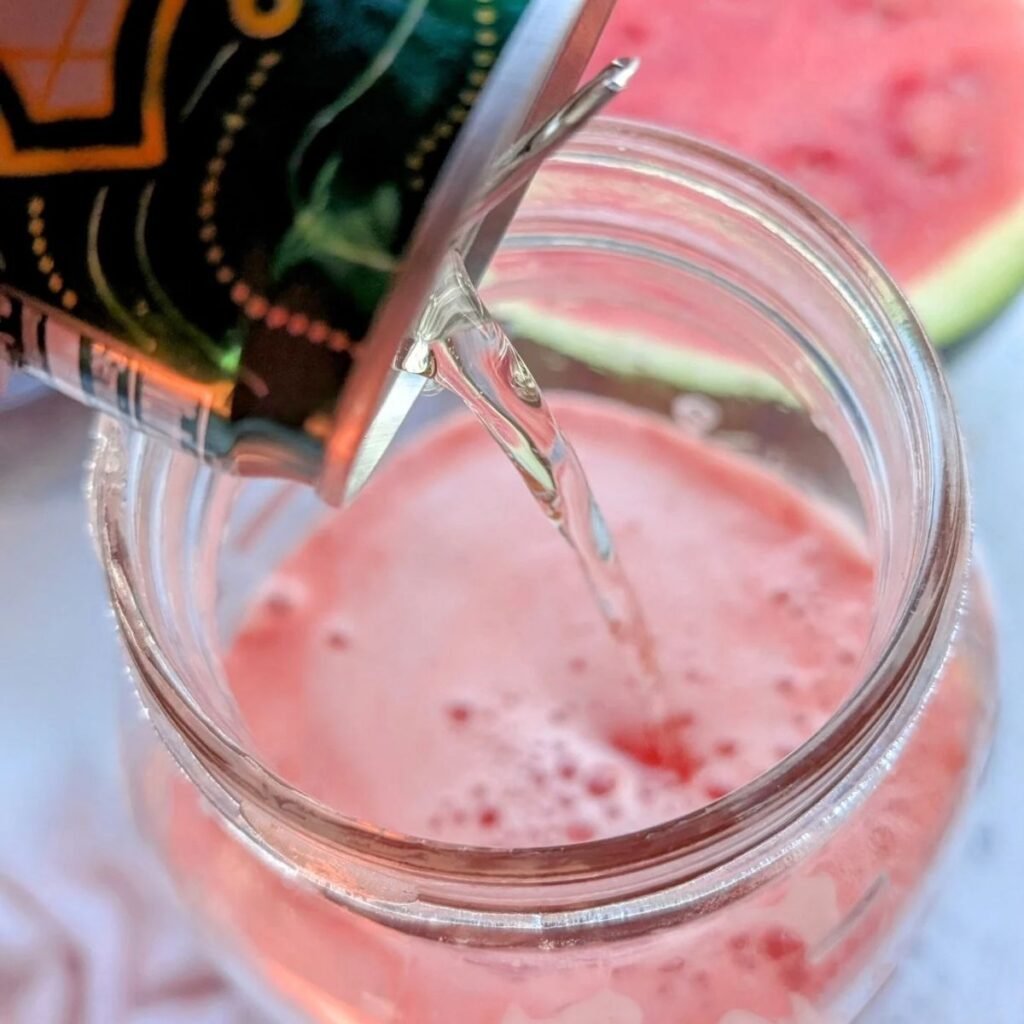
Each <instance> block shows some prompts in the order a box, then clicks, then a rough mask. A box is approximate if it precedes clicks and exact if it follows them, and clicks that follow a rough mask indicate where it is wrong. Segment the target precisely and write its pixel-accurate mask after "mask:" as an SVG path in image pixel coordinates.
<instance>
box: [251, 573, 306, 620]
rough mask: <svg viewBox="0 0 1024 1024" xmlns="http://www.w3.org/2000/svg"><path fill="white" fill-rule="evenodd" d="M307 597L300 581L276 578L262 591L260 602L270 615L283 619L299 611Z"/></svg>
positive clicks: (304, 586)
mask: <svg viewBox="0 0 1024 1024" xmlns="http://www.w3.org/2000/svg"><path fill="white" fill-rule="evenodd" d="M308 596H309V592H308V589H307V587H306V585H305V584H304V583H303V582H302V581H301V580H297V579H291V578H289V577H287V576H277V577H276V578H275V579H274V580H273V582H271V583H269V584H268V585H267V586H266V587H265V588H264V589H263V592H262V593H261V595H260V600H261V603H262V604H263V607H264V608H266V609H267V611H268V612H270V614H271V615H274V616H282V617H283V616H288V615H292V614H294V613H295V612H297V611H299V610H300V609H301V608H302V606H303V605H304V604H305V603H306V600H307V598H308Z"/></svg>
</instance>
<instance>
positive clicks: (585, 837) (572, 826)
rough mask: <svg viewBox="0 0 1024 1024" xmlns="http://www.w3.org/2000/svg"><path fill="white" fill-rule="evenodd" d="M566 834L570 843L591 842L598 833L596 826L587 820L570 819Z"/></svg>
mask: <svg viewBox="0 0 1024 1024" xmlns="http://www.w3.org/2000/svg"><path fill="white" fill-rule="evenodd" d="M565 834H566V836H567V837H568V839H569V842H570V843H586V842H589V841H590V840H591V839H593V838H594V836H595V835H596V834H597V833H596V831H595V829H594V826H593V825H591V824H590V823H589V822H586V821H570V822H569V824H568V825H567V826H566V827H565Z"/></svg>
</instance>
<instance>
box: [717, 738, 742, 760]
mask: <svg viewBox="0 0 1024 1024" xmlns="http://www.w3.org/2000/svg"><path fill="white" fill-rule="evenodd" d="M715 753H716V754H717V755H718V756H719V757H724V758H727V759H728V758H733V757H735V756H736V755H737V754H738V753H739V744H738V743H737V742H736V740H734V739H731V738H729V737H725V738H724V739H720V740H719V741H718V742H717V743H716V744H715Z"/></svg>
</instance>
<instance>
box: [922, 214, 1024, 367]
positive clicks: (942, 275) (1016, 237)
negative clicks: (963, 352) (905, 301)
mask: <svg viewBox="0 0 1024 1024" xmlns="http://www.w3.org/2000/svg"><path fill="white" fill-rule="evenodd" d="M1022 287H1024V200H1021V202H1020V203H1019V204H1018V205H1017V206H1016V207H1015V208H1014V209H1013V210H1011V211H1010V212H1009V213H1008V214H1006V215H1005V216H1003V217H1000V218H999V219H998V220H996V221H995V223H993V224H991V225H988V226H987V227H985V228H983V229H982V230H981V231H979V232H977V233H976V234H975V235H973V236H971V237H970V238H968V239H966V240H965V242H964V243H963V244H962V245H961V246H959V247H958V248H957V249H956V250H955V251H954V252H953V253H951V254H950V255H949V256H947V257H946V258H945V259H944V260H943V261H942V262H941V263H940V264H939V265H938V266H937V267H934V268H933V269H932V270H930V271H929V272H928V274H927V275H926V276H924V277H922V278H918V279H917V280H916V281H914V282H912V283H911V285H910V288H909V297H910V302H911V305H912V306H913V307H914V310H915V312H916V313H917V315H918V316H919V317H920V318H921V322H922V323H923V324H924V327H925V330H926V331H927V332H928V336H929V337H930V338H931V339H932V342H933V343H934V344H935V345H937V346H939V347H943V346H946V345H950V344H952V343H953V342H954V341H957V340H958V339H959V338H962V337H964V336H965V335H968V334H972V333H973V332H975V331H977V330H978V329H979V328H981V327H984V326H985V324H986V323H988V322H989V321H990V320H992V319H993V318H994V317H995V316H996V315H997V314H998V313H999V311H1000V310H1001V309H1002V308H1003V307H1004V306H1005V305H1006V304H1007V303H1008V302H1009V301H1010V300H1011V299H1012V298H1013V297H1014V295H1016V293H1017V292H1018V291H1019V290H1020V289H1021V288H1022Z"/></svg>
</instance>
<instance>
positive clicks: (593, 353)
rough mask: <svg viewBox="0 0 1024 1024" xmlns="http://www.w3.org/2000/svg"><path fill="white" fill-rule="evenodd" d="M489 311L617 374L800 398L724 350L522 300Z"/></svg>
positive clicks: (521, 334) (715, 391) (515, 330)
mask: <svg viewBox="0 0 1024 1024" xmlns="http://www.w3.org/2000/svg"><path fill="white" fill-rule="evenodd" d="M492 312H493V313H494V314H495V315H496V316H497V317H498V319H499V320H501V321H502V323H504V324H505V327H506V329H507V330H508V332H509V333H510V334H511V335H512V337H514V338H528V339H529V340H531V341H533V342H535V343H536V344H538V345H542V346H544V347H545V348H548V349H551V350H552V351H553V352H558V353H559V354H560V355H563V356H568V357H569V358H571V359H576V360H579V361H580V362H582V363H586V364H587V365H588V366H591V367H593V368H594V369H597V370H601V371H603V372H606V373H611V374H615V375H616V376H618V377H625V378H633V379H640V380H653V381H659V382H661V383H663V384H668V385H671V386H673V387H676V388H678V389H680V390H685V391H700V392H703V393H704V394H708V395H715V396H717V397H722V398H724V397H742V398H750V399H754V400H757V401H762V402H775V403H777V404H780V405H785V406H788V407H790V408H795V407H796V406H797V405H798V404H799V403H798V402H797V400H796V399H795V398H794V396H793V395H792V394H791V393H790V392H789V391H788V390H787V389H786V388H785V386H784V385H782V384H781V383H780V382H779V381H778V380H776V379H775V378H774V377H772V376H771V374H768V373H765V372H764V371H763V370H759V369H757V368H756V367H752V366H745V365H743V364H742V363H739V362H735V361H733V360H731V359H727V358H725V357H723V356H717V355H711V354H710V353H700V352H694V351H693V350H692V349H687V350H684V349H680V348H676V347H674V346H673V345H670V344H668V343H666V342H664V341H660V340H659V339H658V338H656V337H655V336H653V335H650V334H645V333H643V332H641V331H633V330H620V329H609V328H602V327H597V326H595V325H593V324H589V323H585V322H582V321H579V320H574V319H570V318H569V317H564V316H559V315H557V314H553V313H548V312H544V311H542V310H539V309H537V308H535V307H533V306H530V305H528V304H526V303H513V302H509V303H501V304H497V305H495V306H493V308H492Z"/></svg>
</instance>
